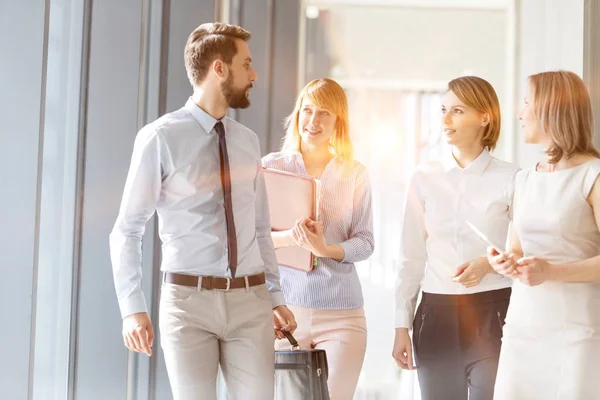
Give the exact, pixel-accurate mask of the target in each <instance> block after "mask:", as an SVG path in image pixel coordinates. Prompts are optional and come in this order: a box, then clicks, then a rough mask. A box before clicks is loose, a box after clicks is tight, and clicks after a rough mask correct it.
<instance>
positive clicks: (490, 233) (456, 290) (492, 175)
mask: <svg viewBox="0 0 600 400" xmlns="http://www.w3.org/2000/svg"><path fill="white" fill-rule="evenodd" d="M517 171H518V168H517V167H516V166H515V165H513V164H510V163H508V162H505V161H501V160H498V159H496V158H494V157H492V156H491V155H490V153H489V152H488V151H487V150H484V151H483V152H482V153H481V155H479V157H478V158H477V159H475V160H474V161H473V162H472V163H471V164H470V165H469V166H468V167H466V168H461V167H459V166H458V164H457V163H456V160H455V159H454V157H453V156H452V154H451V153H449V154H448V155H447V157H446V158H445V159H444V160H442V161H441V162H429V163H425V164H423V165H421V166H419V167H418V168H417V170H416V172H415V173H414V175H413V177H412V179H411V182H410V185H409V189H408V198H407V201H406V208H405V213H404V221H403V225H402V235H401V244H400V261H399V263H400V264H399V269H398V276H397V281H396V327H397V328H409V329H410V328H412V321H413V316H414V313H415V306H416V301H417V297H418V294H419V289H422V290H423V292H426V293H437V294H470V293H478V292H484V291H489V290H496V289H502V288H506V287H509V286H511V283H512V281H511V280H510V279H509V278H506V277H504V276H502V275H498V274H496V273H489V274H487V275H485V276H484V277H483V279H482V280H481V282H480V283H479V284H478V285H476V286H474V287H471V288H466V287H464V286H463V285H462V284H460V283H456V282H454V281H452V277H453V275H454V274H455V271H456V268H457V267H458V266H460V265H462V264H464V263H465V262H468V261H471V260H473V259H476V258H478V257H485V256H486V247H487V245H486V244H485V242H483V240H481V239H480V238H479V237H478V236H477V235H476V234H475V233H474V232H473V231H472V230H471V229H470V228H469V226H468V225H467V224H466V221H469V222H471V223H473V224H474V225H475V226H477V227H478V228H479V229H480V230H481V231H483V232H484V233H485V234H486V236H487V237H488V238H489V239H490V240H491V241H492V243H498V244H499V245H502V247H503V248H504V244H505V243H506V238H507V233H508V226H509V223H510V219H511V207H512V198H513V193H514V182H515V175H516V173H517Z"/></svg>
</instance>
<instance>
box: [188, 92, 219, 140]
mask: <svg viewBox="0 0 600 400" xmlns="http://www.w3.org/2000/svg"><path fill="white" fill-rule="evenodd" d="M184 108H185V109H186V110H188V111H189V112H190V114H192V116H193V117H194V118H195V119H196V121H198V123H199V124H200V126H201V127H202V128H203V129H204V130H205V131H206V133H207V134H210V132H211V131H212V130H213V128H214V127H215V124H216V123H217V122H219V120H218V119H214V118H213V117H212V116H210V114H208V113H207V112H206V111H204V110H203V109H201V108H200V107H198V104H196V103H194V100H192V98H191V97H190V98H189V99H188V101H186V103H185V106H184ZM221 121H222V122H223V124H225V117H223V119H221Z"/></svg>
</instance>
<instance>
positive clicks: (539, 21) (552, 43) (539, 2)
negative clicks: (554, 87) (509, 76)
mask: <svg viewBox="0 0 600 400" xmlns="http://www.w3.org/2000/svg"><path fill="white" fill-rule="evenodd" d="M518 3H519V6H518V11H519V18H518V36H517V37H518V46H519V49H518V53H517V68H516V72H517V73H516V77H515V78H516V82H515V85H516V96H517V98H516V99H515V105H516V108H515V111H518V109H519V107H520V106H521V104H522V102H523V97H524V96H525V94H526V92H527V76H529V75H531V74H534V73H537V72H541V71H548V70H556V69H567V70H571V71H573V72H575V73H577V74H579V75H580V76H581V75H583V60H584V51H583V50H584V36H583V28H584V14H583V10H584V8H583V6H584V0H522V1H519V2H518ZM514 124H515V125H514V126H515V129H514V132H516V137H515V157H514V161H515V162H517V163H518V164H519V165H520V166H521V167H531V166H533V165H534V164H535V162H536V161H538V160H539V159H540V157H542V156H543V153H542V151H541V149H540V148H539V147H538V146H535V145H527V144H524V143H523V141H522V139H521V137H520V131H519V129H518V125H517V123H516V118H515V120H514Z"/></svg>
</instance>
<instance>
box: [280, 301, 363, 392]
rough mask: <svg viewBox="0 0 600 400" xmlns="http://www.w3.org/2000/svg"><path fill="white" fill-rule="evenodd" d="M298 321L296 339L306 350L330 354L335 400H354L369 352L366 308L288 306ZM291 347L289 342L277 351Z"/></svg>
mask: <svg viewBox="0 0 600 400" xmlns="http://www.w3.org/2000/svg"><path fill="white" fill-rule="evenodd" d="M288 308H290V310H291V311H292V312H293V313H294V316H295V317H296V322H297V323H298V329H297V330H296V332H294V337H295V338H296V340H297V341H298V344H299V345H300V348H302V349H323V350H325V352H326V353H327V364H328V367H329V378H328V379H327V386H328V387H329V395H330V397H331V400H352V397H354V391H355V390H356V385H357V383H358V377H359V376H360V370H361V369H362V365H363V361H364V358H365V351H366V349H367V323H366V320H365V312H364V310H363V308H357V309H353V310H316V309H311V308H302V307H296V306H288ZM289 347H290V344H289V342H288V341H287V340H286V339H282V340H277V341H276V342H275V348H276V349H277V350H279V349H287V348H289Z"/></svg>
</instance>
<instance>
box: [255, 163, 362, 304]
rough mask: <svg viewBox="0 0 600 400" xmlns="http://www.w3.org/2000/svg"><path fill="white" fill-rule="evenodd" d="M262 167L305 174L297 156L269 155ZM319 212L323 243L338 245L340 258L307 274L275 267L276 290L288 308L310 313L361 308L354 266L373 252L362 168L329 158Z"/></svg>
mask: <svg viewBox="0 0 600 400" xmlns="http://www.w3.org/2000/svg"><path fill="white" fill-rule="evenodd" d="M262 164H263V167H266V168H275V169H279V170H282V171H287V172H292V173H296V174H301V175H308V172H307V171H306V167H305V166H304V161H303V159H302V155H301V154H300V153H282V152H279V153H271V154H268V155H266V156H265V157H263V159H262ZM320 181H321V197H320V210H319V214H320V216H321V220H322V221H323V232H324V235H325V240H326V242H327V244H328V245H332V244H339V245H340V246H342V248H343V249H344V259H343V260H342V261H336V260H334V259H332V258H318V259H317V266H316V268H315V269H314V270H312V271H311V272H304V271H298V270H295V269H291V268H286V267H280V274H281V288H282V291H283V294H284V296H285V300H286V303H287V304H290V305H295V306H300V307H306V308H315V309H331V310H340V309H353V308H359V307H362V306H363V296H362V289H361V286H360V281H359V278H358V274H357V273H356V268H355V266H354V263H355V262H357V261H363V260H366V259H367V258H369V256H370V255H371V254H373V248H374V240H373V213H372V211H371V186H370V183H369V175H368V172H367V169H366V168H365V167H364V166H363V165H362V164H361V163H359V162H357V161H353V162H352V164H351V165H348V164H347V163H345V162H343V161H342V160H341V159H339V158H337V157H336V158H333V159H332V160H331V161H330V162H329V164H327V166H326V167H325V170H324V171H323V174H322V175H321V179H320Z"/></svg>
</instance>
